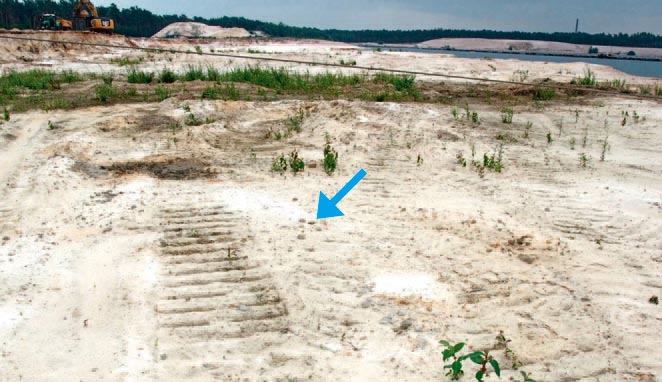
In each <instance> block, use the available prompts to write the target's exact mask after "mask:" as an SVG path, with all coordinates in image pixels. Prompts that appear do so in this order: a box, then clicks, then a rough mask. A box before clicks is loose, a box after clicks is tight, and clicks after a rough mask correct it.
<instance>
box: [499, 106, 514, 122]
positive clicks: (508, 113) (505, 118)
mask: <svg viewBox="0 0 662 382" xmlns="http://www.w3.org/2000/svg"><path fill="white" fill-rule="evenodd" d="M513 114H515V113H514V111H513V109H510V108H504V109H503V110H501V122H503V123H506V124H511V123H513Z"/></svg>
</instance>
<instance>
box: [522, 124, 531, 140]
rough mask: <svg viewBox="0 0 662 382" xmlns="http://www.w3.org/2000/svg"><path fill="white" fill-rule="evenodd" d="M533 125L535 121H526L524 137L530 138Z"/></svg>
mask: <svg viewBox="0 0 662 382" xmlns="http://www.w3.org/2000/svg"><path fill="white" fill-rule="evenodd" d="M532 127H533V122H531V121H528V122H527V123H526V126H524V139H528V138H529V133H530V132H531V128H532Z"/></svg>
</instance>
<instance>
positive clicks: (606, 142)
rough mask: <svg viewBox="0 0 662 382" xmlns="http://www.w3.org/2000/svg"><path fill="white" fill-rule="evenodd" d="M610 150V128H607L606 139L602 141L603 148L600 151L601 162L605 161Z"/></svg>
mask: <svg viewBox="0 0 662 382" xmlns="http://www.w3.org/2000/svg"><path fill="white" fill-rule="evenodd" d="M608 150H609V130H607V132H606V135H605V139H604V140H603V141H602V150H601V152H600V162H604V161H605V157H606V155H607V151H608Z"/></svg>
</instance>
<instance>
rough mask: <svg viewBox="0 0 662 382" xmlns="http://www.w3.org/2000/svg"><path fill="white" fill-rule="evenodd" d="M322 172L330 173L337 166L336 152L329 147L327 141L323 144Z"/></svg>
mask: <svg viewBox="0 0 662 382" xmlns="http://www.w3.org/2000/svg"><path fill="white" fill-rule="evenodd" d="M322 166H323V167H324V172H325V173H326V174H327V175H332V174H333V173H334V171H336V167H338V152H336V150H334V149H333V147H331V145H330V144H329V143H327V144H325V145H324V159H323V161H322Z"/></svg>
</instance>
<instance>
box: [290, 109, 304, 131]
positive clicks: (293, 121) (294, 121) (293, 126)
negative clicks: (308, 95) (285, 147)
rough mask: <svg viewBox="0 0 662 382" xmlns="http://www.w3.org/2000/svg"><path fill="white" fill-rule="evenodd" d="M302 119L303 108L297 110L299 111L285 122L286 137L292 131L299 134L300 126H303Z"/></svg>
mask: <svg viewBox="0 0 662 382" xmlns="http://www.w3.org/2000/svg"><path fill="white" fill-rule="evenodd" d="M303 119H304V112H303V108H299V111H297V113H296V114H295V115H293V116H291V117H289V118H288V119H287V121H286V124H285V125H286V128H287V132H288V135H289V133H291V132H292V131H295V132H297V133H300V132H301V126H302V125H303Z"/></svg>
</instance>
